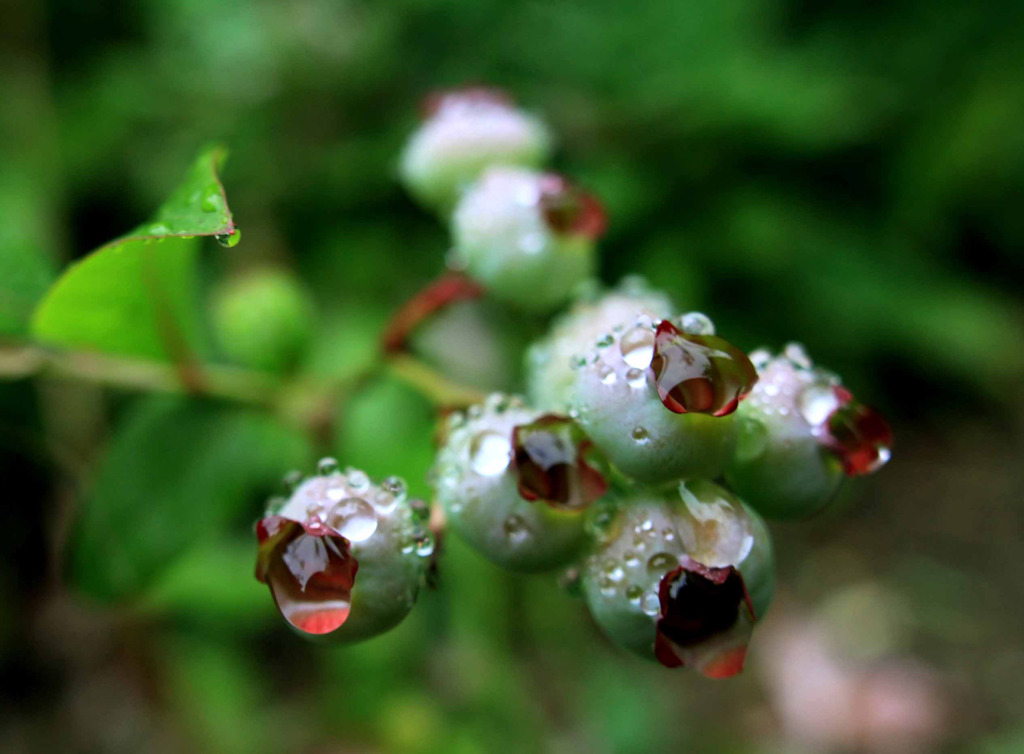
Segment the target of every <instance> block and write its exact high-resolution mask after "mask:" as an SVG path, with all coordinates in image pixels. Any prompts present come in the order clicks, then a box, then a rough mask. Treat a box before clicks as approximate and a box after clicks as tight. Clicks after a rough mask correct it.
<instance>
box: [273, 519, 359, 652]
mask: <svg viewBox="0 0 1024 754" xmlns="http://www.w3.org/2000/svg"><path fill="white" fill-rule="evenodd" d="M256 531H257V536H258V537H259V541H260V545H261V552H260V559H259V562H258V565H257V577H258V578H259V580H260V581H263V582H265V583H266V584H267V585H268V586H269V587H270V592H271V594H272V595H273V597H274V602H275V603H276V604H277V607H278V609H279V610H280V611H281V615H282V616H284V618H285V619H286V620H287V621H288V622H289V623H291V624H292V625H293V626H295V628H297V629H299V630H300V631H303V632H304V633H308V634H315V635H321V634H328V633H331V632H332V631H335V630H337V629H338V628H340V627H341V626H342V624H344V623H345V621H346V620H347V619H348V616H349V612H350V610H351V607H352V602H351V589H352V585H353V583H354V582H355V576H356V570H357V568H358V565H357V563H356V561H355V558H353V557H352V556H351V554H350V553H349V552H348V545H347V543H346V542H345V540H343V539H341V538H338V537H334V536H332V535H331V534H330V532H329V530H327V529H326V528H324V529H323V531H322V532H321V531H320V530H319V529H317V528H311V527H309V525H308V524H307V525H306V527H305V528H303V526H302V525H301V524H298V523H297V522H295V521H289V520H288V519H283V518H279V517H270V518H266V519H263V520H262V521H260V523H259V524H258V525H257V529H256ZM265 547H271V548H272V549H270V550H269V551H266V550H264V548H265Z"/></svg>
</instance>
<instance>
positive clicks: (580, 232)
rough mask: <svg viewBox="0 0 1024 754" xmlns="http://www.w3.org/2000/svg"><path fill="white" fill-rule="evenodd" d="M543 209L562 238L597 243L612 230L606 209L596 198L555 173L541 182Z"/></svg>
mask: <svg viewBox="0 0 1024 754" xmlns="http://www.w3.org/2000/svg"><path fill="white" fill-rule="evenodd" d="M540 208H541V212H543V213H544V221H545V222H546V223H547V225H548V227H549V228H550V229H551V230H552V231H553V232H555V233H558V234H560V235H571V236H583V237H585V238H589V239H593V240H596V239H598V238H600V237H601V236H603V235H604V232H605V230H606V228H607V226H608V217H607V215H606V214H605V211H604V207H602V206H601V203H600V202H599V201H598V200H597V199H596V198H595V197H594V196H593V195H592V194H589V193H587V192H586V191H583V190H582V189H580V188H578V187H576V186H574V185H573V184H571V183H569V181H567V180H566V179H565V178H563V177H562V176H560V175H556V174H554V173H546V174H545V175H544V176H543V177H542V178H541V186H540Z"/></svg>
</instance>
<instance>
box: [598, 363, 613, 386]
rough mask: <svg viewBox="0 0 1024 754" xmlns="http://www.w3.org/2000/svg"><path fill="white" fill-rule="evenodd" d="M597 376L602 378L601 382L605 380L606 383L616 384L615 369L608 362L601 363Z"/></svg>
mask: <svg viewBox="0 0 1024 754" xmlns="http://www.w3.org/2000/svg"><path fill="white" fill-rule="evenodd" d="M597 376H598V377H600V378H601V382H603V383H604V384H605V385H614V384H615V379H616V374H615V370H614V369H612V368H611V367H610V366H608V365H607V364H601V366H599V367H598V368H597Z"/></svg>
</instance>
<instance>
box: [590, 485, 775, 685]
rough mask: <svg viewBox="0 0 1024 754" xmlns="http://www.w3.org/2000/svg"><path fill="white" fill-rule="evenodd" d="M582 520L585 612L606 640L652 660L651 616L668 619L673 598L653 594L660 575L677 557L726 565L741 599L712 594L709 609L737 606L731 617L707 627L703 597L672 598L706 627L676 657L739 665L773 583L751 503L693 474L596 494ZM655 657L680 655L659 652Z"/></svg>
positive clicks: (765, 537) (703, 666)
mask: <svg viewBox="0 0 1024 754" xmlns="http://www.w3.org/2000/svg"><path fill="white" fill-rule="evenodd" d="M591 527H592V530H593V532H594V535H595V540H596V541H595V545H594V548H593V551H592V552H591V554H590V555H589V556H588V557H587V559H586V561H585V562H584V565H583V568H582V574H581V575H582V585H583V591H584V595H585V597H586V601H587V605H588V606H589V608H590V611H591V614H592V615H593V617H594V620H595V621H596V622H597V624H598V625H599V626H600V627H601V629H602V630H603V631H604V632H605V633H606V634H607V635H608V637H609V638H610V639H611V640H612V641H613V642H615V643H616V644H618V645H619V646H622V647H624V648H626V649H628V650H630V651H631V652H634V653H636V654H638V655H640V656H642V657H645V658H648V659H656V654H655V644H656V642H657V641H658V634H659V621H661V620H663V619H667V618H670V615H668V613H670V612H671V607H672V606H671V605H670V604H667V601H666V600H665V599H663V595H662V593H661V589H662V586H663V582H664V580H665V579H666V577H667V576H670V575H671V574H672V573H673V572H674V571H676V570H677V569H679V568H680V567H681V565H687V566H689V567H690V569H691V570H692V571H694V572H697V573H701V572H703V571H705V570H707V569H710V570H711V571H712V573H717V574H718V575H720V576H722V577H724V576H726V575H728V573H729V571H728V569H730V568H733V569H735V570H736V571H738V572H739V575H740V576H741V577H742V584H743V585H744V586H745V590H746V594H747V595H749V604H748V603H747V600H746V599H743V600H738V599H736V598H735V597H736V595H735V594H734V595H733V598H732V601H731V603H730V602H729V601H728V599H726V604H724V605H718V604H714V603H712V604H711V605H710V608H712V609H713V610H715V611H717V610H719V609H720V608H723V607H724V608H725V609H726V610H732V611H734V612H735V614H736V619H735V621H732V622H729V623H728V624H727V625H719V626H717V628H714V630H710V628H711V627H709V626H707V625H705V624H706V622H707V621H709V620H711V619H712V618H713V617H714V616H713V615H711V614H710V612H709V615H703V614H701V609H702V608H701V604H702V603H700V602H699V601H698V602H696V603H691V604H686V603H685V602H684V603H682V604H679V605H677V607H681V608H683V609H688V610H690V611H691V614H690V619H691V620H692V621H693V622H694V624H695V625H698V626H703V627H704V628H705V629H708V630H705V631H703V633H702V634H699V635H697V636H696V637H693V638H694V641H692V642H687V645H686V646H684V647H682V648H679V647H677V648H676V650H675V651H676V652H677V653H678V654H679V655H682V657H681V658H680V660H681V663H682V664H685V665H692V666H694V667H695V668H696V669H698V670H700V671H701V672H703V673H705V674H707V675H711V676H712V677H724V676H726V675H731V674H732V673H734V672H737V671H738V670H739V669H740V668H741V667H742V660H743V653H744V652H745V647H746V639H747V638H748V637H749V632H750V628H751V626H752V625H753V622H754V621H755V620H759V619H760V618H762V617H763V616H764V614H765V612H766V611H767V610H768V606H769V605H770V603H771V600H772V596H773V594H774V590H775V571H774V559H773V554H772V544H771V538H770V535H769V533H768V529H767V527H766V526H765V524H764V522H763V521H762V520H761V518H760V517H759V516H758V515H757V513H755V512H754V511H753V509H751V508H748V507H747V506H745V505H743V504H742V503H741V502H740V501H739V500H738V499H737V498H736V497H734V496H733V495H732V494H730V493H729V492H728V491H727V490H725V489H724V488H722V487H720V486H718V485H716V484H714V483H712V482H708V481H703V480H698V481H692V482H683V483H681V484H680V485H679V488H678V491H672V492H669V493H665V492H658V491H644V490H635V491H633V492H630V493H628V495H627V496H626V497H624V498H622V499H620V500H618V501H617V503H616V504H615V505H613V506H606V505H605V503H603V502H602V503H599V504H598V506H596V507H595V509H594V516H593V519H592V521H591ZM694 580H695V581H696V580H700V578H699V576H694ZM705 586H707V584H705ZM711 589H712V592H714V591H715V589H714V587H713V586H712V587H711ZM682 596H683V597H685V593H683V594H682ZM719 596H722V595H719ZM726 597H727V595H726ZM723 598H725V597H723ZM737 607H738V608H739V610H738V611H737ZM748 607H749V612H750V613H752V615H750V614H749V613H748V612H747V608H748ZM678 638H679V637H676V639H677V640H678ZM657 659H661V660H662V662H665V664H669V665H675V664H679V663H673V662H671V661H670V658H669V660H668V661H667V660H666V658H664V657H662V656H660V655H659V656H657Z"/></svg>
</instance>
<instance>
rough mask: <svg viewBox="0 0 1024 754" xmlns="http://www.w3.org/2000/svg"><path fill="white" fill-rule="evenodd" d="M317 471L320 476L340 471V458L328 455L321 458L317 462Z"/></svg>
mask: <svg viewBox="0 0 1024 754" xmlns="http://www.w3.org/2000/svg"><path fill="white" fill-rule="evenodd" d="M316 473H317V474H319V475H320V476H331V475H332V474H337V473H338V459H336V458H331V457H329V456H328V457H326V458H321V459H320V460H319V461H318V462H317V464H316Z"/></svg>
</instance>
